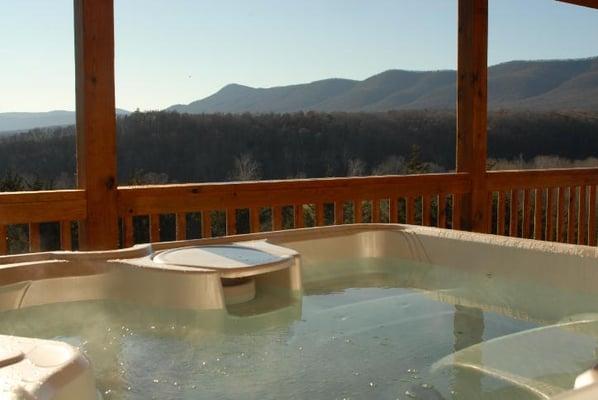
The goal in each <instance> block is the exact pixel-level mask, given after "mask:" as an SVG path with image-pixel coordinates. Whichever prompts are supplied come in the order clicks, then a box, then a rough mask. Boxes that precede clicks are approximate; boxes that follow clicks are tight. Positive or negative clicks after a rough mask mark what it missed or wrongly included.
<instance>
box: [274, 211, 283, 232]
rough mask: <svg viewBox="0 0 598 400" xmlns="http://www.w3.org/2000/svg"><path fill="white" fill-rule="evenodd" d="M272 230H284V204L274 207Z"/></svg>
mask: <svg viewBox="0 0 598 400" xmlns="http://www.w3.org/2000/svg"><path fill="white" fill-rule="evenodd" d="M272 230H273V231H281V230H282V206H274V207H272Z"/></svg>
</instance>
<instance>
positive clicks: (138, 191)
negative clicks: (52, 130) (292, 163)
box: [118, 173, 470, 215]
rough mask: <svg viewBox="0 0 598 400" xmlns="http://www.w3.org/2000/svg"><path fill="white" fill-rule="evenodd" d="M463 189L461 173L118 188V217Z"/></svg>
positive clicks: (465, 184) (466, 181)
mask: <svg viewBox="0 0 598 400" xmlns="http://www.w3.org/2000/svg"><path fill="white" fill-rule="evenodd" d="M469 189H470V181H469V174H467V173H442V174H421V175H387V176H367V177H350V178H316V179H291V180H275V181H251V182H225V183H223V182H218V183H199V184H181V185H151V186H125V187H122V186H121V187H119V188H118V196H119V200H118V203H119V213H120V215H143V214H152V213H155V214H159V213H172V212H184V211H199V210H205V209H223V208H231V207H233V208H234V207H237V208H248V207H258V206H274V205H291V204H312V203H317V202H320V203H321V202H332V201H340V200H358V199H373V198H384V197H385V196H386V197H387V196H389V195H392V194H396V195H397V196H398V195H411V194H413V195H418V194H419V195H421V194H436V193H442V192H447V193H466V192H467V191H469Z"/></svg>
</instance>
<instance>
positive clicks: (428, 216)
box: [422, 194, 432, 226]
mask: <svg viewBox="0 0 598 400" xmlns="http://www.w3.org/2000/svg"><path fill="white" fill-rule="evenodd" d="M431 208H432V199H431V197H430V195H429V194H425V195H423V196H422V225H424V226H430V225H432V210H431Z"/></svg>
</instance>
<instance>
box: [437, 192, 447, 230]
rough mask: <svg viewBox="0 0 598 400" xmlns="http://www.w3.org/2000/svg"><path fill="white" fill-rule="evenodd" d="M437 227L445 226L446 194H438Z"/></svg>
mask: <svg viewBox="0 0 598 400" xmlns="http://www.w3.org/2000/svg"><path fill="white" fill-rule="evenodd" d="M438 227H439V228H446V194H444V193H440V194H439V195H438Z"/></svg>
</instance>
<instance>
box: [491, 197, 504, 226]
mask: <svg viewBox="0 0 598 400" xmlns="http://www.w3.org/2000/svg"><path fill="white" fill-rule="evenodd" d="M506 211H507V194H506V193H505V192H498V208H497V210H496V234H497V235H504V234H505V214H506ZM491 215H492V214H491Z"/></svg>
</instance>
